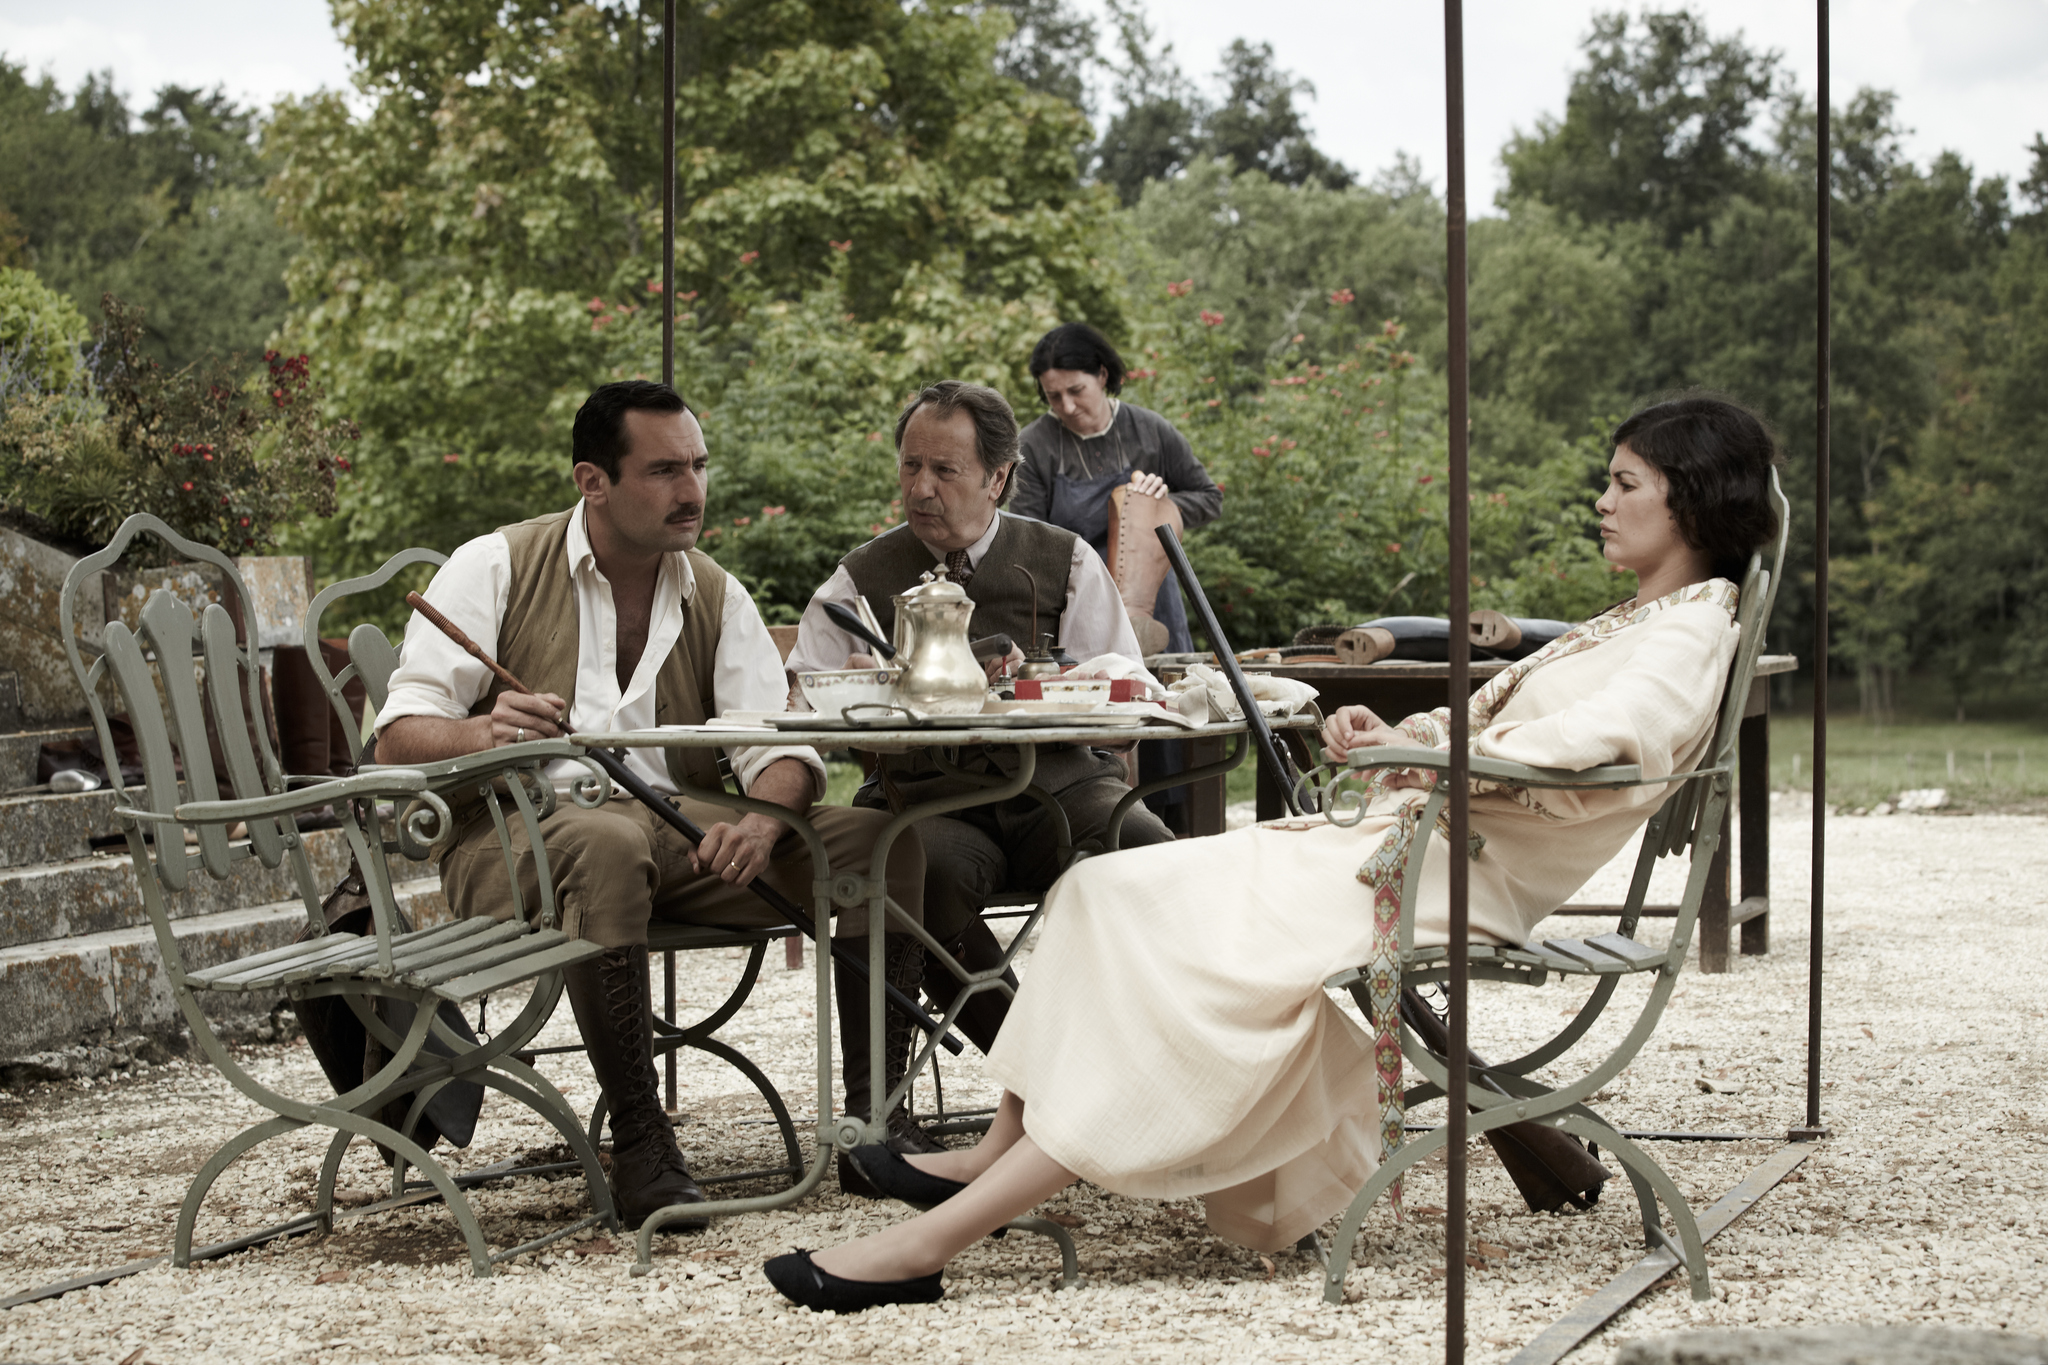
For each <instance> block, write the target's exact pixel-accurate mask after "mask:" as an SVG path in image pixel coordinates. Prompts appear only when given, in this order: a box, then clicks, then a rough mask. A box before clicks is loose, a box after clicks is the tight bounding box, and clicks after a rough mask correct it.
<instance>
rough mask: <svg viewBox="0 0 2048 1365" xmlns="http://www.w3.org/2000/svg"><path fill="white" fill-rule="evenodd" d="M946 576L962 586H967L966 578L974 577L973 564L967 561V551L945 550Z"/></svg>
mask: <svg viewBox="0 0 2048 1365" xmlns="http://www.w3.org/2000/svg"><path fill="white" fill-rule="evenodd" d="M946 577H948V578H950V579H952V580H953V581H954V582H955V583H958V584H959V585H960V586H961V587H963V588H964V587H966V586H967V580H968V579H970V578H972V577H974V566H973V565H971V564H969V563H968V562H967V551H965V550H949V551H947V552H946Z"/></svg>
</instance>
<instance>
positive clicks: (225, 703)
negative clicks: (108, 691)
mask: <svg viewBox="0 0 2048 1365" xmlns="http://www.w3.org/2000/svg"><path fill="white" fill-rule="evenodd" d="M145 535H147V536H153V537H155V538H156V539H157V540H159V541H161V542H162V543H163V544H164V545H166V546H168V547H169V548H170V549H171V550H172V551H174V552H175V553H176V555H177V556H178V557H180V558H182V559H186V560H191V561H195V562H198V563H203V564H209V565H212V566H213V567H214V568H216V569H218V570H220V572H221V574H222V576H223V580H224V582H223V587H224V590H225V592H226V593H227V594H228V595H230V597H231V600H233V601H234V603H235V604H236V607H237V608H238V610H239V611H240V613H241V616H242V627H243V628H242V630H241V632H240V633H241V635H242V637H243V638H242V639H240V640H238V639H237V630H236V624H235V618H234V616H233V615H232V614H230V613H229V611H228V610H227V608H226V607H224V606H223V605H222V604H221V603H219V602H212V603H208V604H206V605H205V606H204V607H203V608H201V609H200V611H199V613H198V616H197V618H196V619H195V617H194V615H193V611H192V608H191V606H190V605H188V604H187V603H185V602H184V601H182V600H181V599H180V598H179V597H178V596H177V595H176V594H174V593H172V592H170V591H168V590H166V589H164V588H158V589H156V590H155V591H154V592H152V593H151V594H150V595H149V597H148V599H147V600H146V601H145V602H144V604H143V608H142V612H141V615H140V618H139V621H138V625H139V627H140V629H135V628H131V627H130V626H129V625H127V624H126V623H125V622H122V621H118V620H110V621H108V622H106V624H105V625H104V627H103V628H102V631H101V643H100V645H99V647H98V648H94V647H93V646H92V645H91V643H90V642H89V641H88V640H86V639H85V638H84V636H83V635H82V634H81V633H80V629H79V619H78V610H77V608H78V596H79V593H80V592H81V591H82V590H83V587H84V584H85V583H86V582H87V581H89V580H90V579H91V577H92V576H93V575H94V574H96V573H99V572H102V571H105V570H107V569H110V568H112V567H113V566H114V565H116V564H117V563H119V561H120V560H121V558H122V556H123V555H125V554H126V553H127V551H128V549H129V547H130V546H131V545H132V544H133V543H134V542H135V540H136V539H137V538H138V537H140V536H145ZM250 601H251V599H250V596H249V591H248V586H247V585H246V584H245V583H244V582H243V581H242V576H241V574H240V573H239V572H238V571H237V570H236V568H235V563H234V560H232V559H231V558H229V557H228V556H227V555H226V554H224V553H222V552H221V551H220V550H217V549H215V548H214V547H212V546H210V545H201V544H198V543H197V542H194V541H191V540H187V539H186V538H185V537H183V536H181V535H179V534H178V533H177V532H176V531H173V530H172V529H171V528H170V527H169V526H168V525H166V524H165V523H164V522H163V521H161V520H159V519H158V518H156V517H153V516H150V515H148V514H146V513H137V514H136V515H134V516H131V517H129V518H128V519H127V520H126V521H124V522H122V523H121V526H120V529H118V530H117V531H115V532H114V538H113V539H112V540H111V541H109V542H108V543H107V545H106V546H105V547H104V548H103V549H100V550H96V551H94V552H93V553H92V554H90V555H87V556H86V557H85V558H84V559H81V560H80V561H79V562H78V563H77V564H76V565H75V566H73V568H72V570H71V572H70V574H69V575H67V577H66V586H65V591H64V594H63V600H62V601H61V603H60V604H59V607H58V613H59V614H58V620H59V622H60V628H61V631H62V634H63V643H64V652H65V657H66V659H67V660H68V661H69V663H70V665H71V671H72V674H73V676H74V677H75V678H76V679H77V681H78V685H79V688H80V690H81V691H82V692H83V693H84V695H85V698H86V704H87V707H88V709H89V710H90V712H91V715H92V722H93V729H94V731H95V732H96V733H97V734H98V736H99V741H100V752H101V753H102V754H103V755H105V756H106V760H107V763H106V766H107V779H108V783H109V785H110V786H111V787H112V789H113V791H114V793H115V795H116V796H117V797H119V798H123V799H122V800H121V802H120V804H121V805H122V806H124V807H127V808H131V809H134V810H136V811H137V812H138V813H139V814H140V813H146V816H147V817H156V818H157V820H158V821H159V822H160V823H161V827H162V828H164V829H166V830H170V831H175V830H176V829H177V828H178V827H177V826H176V825H175V824H172V823H170V822H169V817H170V815H171V812H172V811H173V809H174V808H176V807H177V806H178V805H179V803H180V795H179V786H180V780H179V768H180V765H181V764H182V767H183V785H184V788H185V791H186V793H187V795H186V798H185V799H187V800H192V801H212V800H215V799H218V798H220V797H222V796H227V795H232V796H233V797H235V798H238V799H249V798H255V797H261V796H270V795H275V794H277V793H279V792H282V791H283V790H284V789H285V785H284V773H283V770H282V768H281V767H280V766H279V764H278V761H277V755H276V753H275V752H273V751H272V749H271V746H270V737H269V735H268V733H267V732H266V729H265V727H264V726H263V725H262V724H261V723H260V718H261V717H262V716H263V699H262V690H261V683H260V673H259V667H258V660H257V651H256V648H255V646H254V645H253V644H250V643H248V641H249V640H250V639H252V638H253V636H254V633H255V632H254V623H253V621H252V620H251V619H250ZM195 644H197V645H198V652H197V654H196V655H195V651H194V645H195ZM88 652H91V653H92V654H93V655H94V656H95V657H94V658H93V660H92V662H91V663H90V664H88V663H87V662H86V657H85V656H86V654H87V653H88ZM195 657H196V658H197V659H199V660H200V661H202V663H203V674H204V679H205V681H204V685H203V689H202V685H201V682H200V672H201V671H202V670H195V668H194V667H193V666H192V661H193V660H194V659H195ZM102 683H107V684H111V686H112V687H113V690H114V692H115V694H116V695H117V696H118V698H119V700H120V702H121V704H122V706H123V707H124V708H125V710H126V713H127V715H128V716H129V717H130V723H131V726H132V728H133V730H134V733H135V737H136V741H137V747H138V749H139V751H140V754H141V760H142V775H143V783H144V788H145V790H144V792H143V797H142V800H141V802H140V803H137V802H135V801H134V800H133V799H132V798H131V793H130V791H129V788H128V786H127V784H126V783H125V781H124V780H123V777H122V773H121V764H120V761H119V758H118V757H117V756H116V750H115V746H114V737H113V728H112V724H111V720H112V715H113V713H112V712H110V711H109V709H108V705H107V698H106V696H105V694H104V693H103V691H102V690H101V684H102ZM251 717H255V718H258V720H259V723H258V724H255V725H251V724H250V723H249V719H250V718H251ZM215 743H218V745H219V749H220V755H221V758H222V760H223V763H224V764H225V769H226V770H225V771H224V772H217V771H215V764H214V749H213V745H214V744H215ZM289 819H290V817H288V816H285V817H277V816H269V817H262V818H258V819H252V820H250V821H248V822H247V828H248V838H249V847H250V850H251V851H252V852H253V853H254V854H255V856H256V857H257V858H259V859H260V860H261V861H262V862H263V864H264V866H266V867H273V868H274V867H276V866H277V865H278V864H279V863H280V862H281V861H282V860H283V857H284V854H285V851H286V849H287V848H288V847H290V846H293V845H295V844H296V842H297V838H296V830H295V829H294V830H290V831H287V830H286V828H285V827H284V826H285V825H286V824H288V823H289ZM148 822H149V820H148V819H147V818H145V819H144V820H143V821H142V823H148ZM129 837H130V839H131V840H134V839H138V838H139V837H140V831H139V829H138V828H134V827H132V826H131V829H130V834H129ZM198 839H199V847H198V852H197V855H196V859H195V855H192V854H189V853H187V851H186V849H185V846H184V842H183V839H182V837H179V838H175V839H173V838H168V837H167V838H163V839H158V840H156V841H155V843H156V854H155V859H154V865H155V867H156V872H157V877H158V879H159V880H160V881H161V882H162V883H163V884H164V886H165V887H166V888H168V889H170V890H173V891H181V890H183V889H184V888H185V886H186V885H187V882H188V880H189V873H190V871H191V869H192V867H193V866H194V864H195V861H196V863H197V865H199V866H201V867H203V868H204V869H205V870H206V871H207V872H208V873H209V874H211V875H213V876H215V877H224V876H226V875H227V873H228V868H229V864H230V863H231V862H232V861H233V854H232V852H231V850H230V848H229V841H228V832H227V827H226V826H225V825H222V824H204V825H201V826H200V827H199V830H198Z"/></svg>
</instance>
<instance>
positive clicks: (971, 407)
mask: <svg viewBox="0 0 2048 1365" xmlns="http://www.w3.org/2000/svg"><path fill="white" fill-rule="evenodd" d="M924 407H928V408H930V409H931V410H932V416H934V417H937V418H939V419H940V420H941V421H943V420H945V419H946V418H948V417H951V416H952V415H953V414H954V413H956V412H964V413H966V414H967V415H968V416H969V417H970V418H972V419H973V421H974V453H975V454H976V455H977V456H979V457H980V459H981V471H982V478H981V481H982V483H983V484H984V485H986V484H987V483H988V481H989V480H990V479H993V478H994V477H995V476H996V475H998V474H1000V473H1002V472H1003V471H1004V470H1005V469H1008V468H1010V466H1012V465H1014V464H1016V463H1017V461H1018V460H1019V459H1021V458H1022V452H1021V451H1020V450H1019V449H1018V446H1017V415H1016V414H1015V413H1013V412H1011V411H1010V402H1009V400H1008V399H1007V398H1004V397H1003V396H1002V395H1001V394H999V393H997V392H996V391H995V390H994V389H992V388H990V387H988V385H986V384H970V383H968V382H967V381H966V380H964V379H941V380H940V381H939V382H938V383H936V384H933V385H931V386H929V387H927V388H924V389H920V390H919V391H918V392H917V394H916V396H914V397H913V398H912V399H911V400H910V401H909V402H908V403H906V404H904V405H903V411H902V412H900V413H898V414H897V415H896V449H897V450H898V451H901V450H902V449H903V433H904V432H905V431H907V430H908V429H909V427H910V419H911V418H912V417H914V416H916V415H917V410H918V409H919V408H924ZM1016 491H1017V481H1016V480H1015V479H1010V480H1009V481H1007V482H1006V483H1004V484H1003V491H1002V493H1001V495H1000V496H998V497H997V498H996V506H998V507H1001V506H1002V505H1003V504H1004V503H1006V502H1008V501H1009V500H1010V494H1012V493H1014V492H1016Z"/></svg>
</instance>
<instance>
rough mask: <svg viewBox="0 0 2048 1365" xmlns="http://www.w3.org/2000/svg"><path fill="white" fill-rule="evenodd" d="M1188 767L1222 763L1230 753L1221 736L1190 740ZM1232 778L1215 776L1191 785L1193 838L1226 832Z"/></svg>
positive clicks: (1190, 800)
mask: <svg viewBox="0 0 2048 1365" xmlns="http://www.w3.org/2000/svg"><path fill="white" fill-rule="evenodd" d="M1187 747H1188V764H1187V766H1188V767H1190V768H1200V767H1205V766H1207V765H1208V764H1211V763H1220V762H1222V760H1223V756H1224V754H1225V753H1226V752H1228V749H1227V746H1226V744H1225V742H1224V740H1223V738H1222V737H1221V736H1212V737H1210V738H1207V739H1191V740H1188V741H1187ZM1228 784H1229V779H1228V778H1224V777H1211V778H1208V779H1205V780H1203V781H1200V782H1190V783H1188V833H1189V834H1190V835H1195V836H1199V835H1204V834H1221V833H1223V825H1224V818H1223V808H1224V806H1225V805H1226V804H1227V802H1228V799H1229V797H1228V791H1229V785H1228Z"/></svg>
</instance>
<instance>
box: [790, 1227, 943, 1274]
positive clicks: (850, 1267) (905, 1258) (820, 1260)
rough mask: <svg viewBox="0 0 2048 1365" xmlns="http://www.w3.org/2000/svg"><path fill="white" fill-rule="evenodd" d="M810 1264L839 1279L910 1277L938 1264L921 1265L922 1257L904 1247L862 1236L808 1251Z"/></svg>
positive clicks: (924, 1272)
mask: <svg viewBox="0 0 2048 1365" xmlns="http://www.w3.org/2000/svg"><path fill="white" fill-rule="evenodd" d="M811 1263H812V1264H813V1265H815V1266H817V1267H818V1268H819V1269H820V1270H823V1271H825V1272H826V1273H828V1274H832V1275H837V1276H838V1277H839V1278H840V1279H842V1280H867V1281H874V1282H883V1281H888V1280H913V1279H916V1278H917V1277H918V1276H920V1275H929V1274H931V1273H932V1272H933V1271H934V1270H938V1269H940V1268H941V1266H936V1265H925V1264H924V1263H923V1260H922V1258H918V1257H915V1256H914V1255H912V1254H910V1253H909V1251H908V1250H907V1249H906V1248H902V1247H897V1246H891V1245H889V1244H887V1243H886V1242H884V1241H883V1240H882V1239H880V1238H875V1237H863V1238H861V1239H860V1240H859V1241H855V1242H843V1243H841V1244H840V1245H838V1246H836V1247H828V1248H827V1249H825V1250H824V1251H814V1252H812V1253H811Z"/></svg>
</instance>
